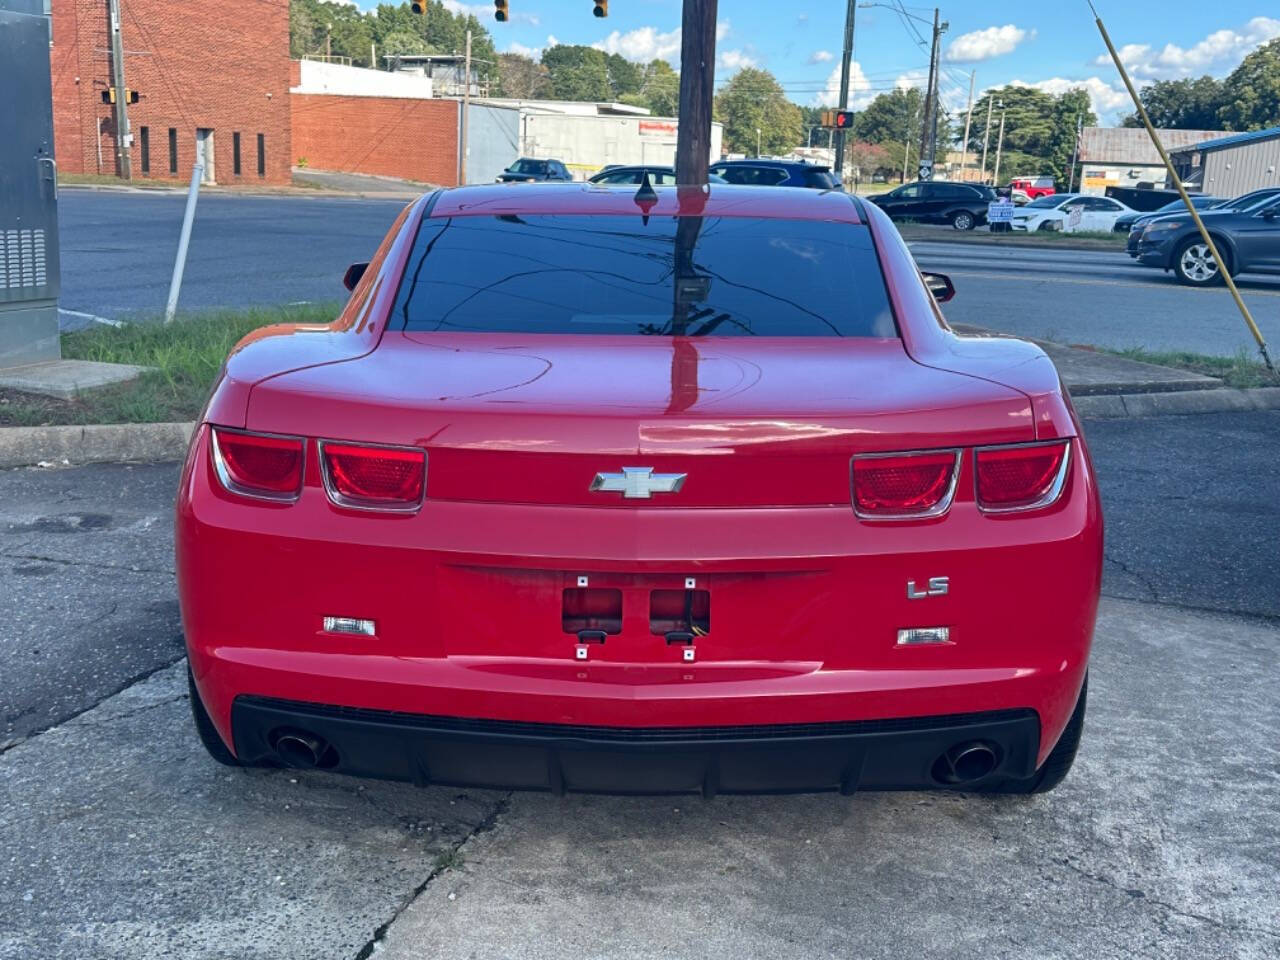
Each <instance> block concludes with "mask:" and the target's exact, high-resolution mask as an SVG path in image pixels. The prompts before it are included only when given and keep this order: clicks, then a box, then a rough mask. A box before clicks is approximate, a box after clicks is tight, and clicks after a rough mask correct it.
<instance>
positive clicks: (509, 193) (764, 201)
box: [428, 182, 863, 223]
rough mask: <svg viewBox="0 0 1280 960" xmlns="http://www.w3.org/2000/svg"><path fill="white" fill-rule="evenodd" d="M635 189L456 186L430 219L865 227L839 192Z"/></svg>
mask: <svg viewBox="0 0 1280 960" xmlns="http://www.w3.org/2000/svg"><path fill="white" fill-rule="evenodd" d="M636 192H637V191H636V189H635V186H634V185H633V184H627V185H622V186H614V185H611V184H602V183H587V182H582V183H529V184H522V185H521V186H520V187H519V188H518V189H513V188H512V187H511V186H509V185H502V184H496V183H495V184H479V185H476V186H469V187H455V188H453V189H451V190H442V191H440V192H439V193H438V194H436V198H435V203H434V205H433V206H432V208H431V210H430V212H429V213H428V216H432V217H455V216H463V217H465V216H510V215H520V214H527V215H530V216H538V215H542V216H551V215H555V214H588V215H596V216H625V215H627V214H633V215H636V216H640V215H643V214H648V215H651V216H655V217H661V216H705V217H761V218H766V219H777V220H836V221H841V222H844V223H861V222H863V221H862V218H861V217H859V215H858V207H857V205H856V203H855V202H854V200H853V199H852V198H851V197H850V196H849V194H847V193H845V192H843V191H841V190H781V189H779V188H777V187H757V186H738V185H736V184H724V183H716V184H712V185H711V186H710V187H709V188H708V189H707V190H706V191H705V192H704V191H702V190H696V189H695V190H691V191H688V192H686V191H683V190H680V188H677V187H668V186H659V187H655V188H654V194H655V196H656V198H657V199H656V200H655V201H654V202H653V203H652V205H650V204H645V205H644V206H643V207H642V206H641V205H640V204H638V203H636V199H635V198H636Z"/></svg>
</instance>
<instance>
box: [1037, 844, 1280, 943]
mask: <svg viewBox="0 0 1280 960" xmlns="http://www.w3.org/2000/svg"><path fill="white" fill-rule="evenodd" d="M1057 862H1058V863H1059V864H1061V865H1062V866H1064V867H1066V868H1067V869H1068V870H1070V871H1071V872H1072V873H1074V874H1076V876H1079V877H1083V878H1084V879H1086V880H1091V881H1093V882H1094V883H1100V884H1102V885H1103V886H1105V887H1110V888H1111V889H1112V890H1117V891H1119V892H1120V893H1123V894H1124V895H1125V896H1127V897H1130V898H1131V899H1134V900H1142V901H1144V902H1145V903H1149V904H1151V905H1152V906H1155V907H1159V908H1161V909H1163V910H1166V911H1168V912H1169V913H1171V914H1173V915H1174V916H1175V917H1181V918H1182V919H1184V920H1192V921H1194V922H1196V923H1203V924H1207V925H1208V926H1211V927H1214V928H1215V929H1218V930H1222V931H1225V932H1227V933H1229V934H1239V933H1251V934H1257V935H1259V936H1263V937H1267V938H1269V939H1272V940H1280V932H1277V931H1275V930H1271V929H1268V928H1266V927H1253V926H1248V925H1239V926H1233V925H1231V924H1228V923H1224V922H1223V921H1221V920H1218V919H1216V918H1214V917H1209V916H1205V915H1204V914H1203V913H1194V912H1193V911H1190V910H1184V909H1183V908H1181V907H1178V906H1176V905H1174V904H1172V903H1169V902H1168V901H1166V900H1157V899H1155V898H1153V897H1151V896H1148V894H1147V893H1146V891H1144V890H1139V889H1137V888H1134V887H1122V886H1120V884H1118V883H1116V882H1115V881H1114V880H1112V879H1111V878H1110V877H1104V876H1102V875H1101V874H1097V873H1090V872H1089V871H1088V870H1085V869H1083V868H1081V867H1077V866H1076V865H1075V864H1074V863H1072V862H1071V861H1069V860H1067V859H1065V858H1062V859H1059V860H1058V861H1057Z"/></svg>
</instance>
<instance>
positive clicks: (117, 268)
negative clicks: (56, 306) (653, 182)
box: [58, 189, 1280, 356]
mask: <svg viewBox="0 0 1280 960" xmlns="http://www.w3.org/2000/svg"><path fill="white" fill-rule="evenodd" d="M183 203H184V198H183V197H182V196H181V195H178V194H166V193H156V192H145V191H137V192H128V193H122V192H114V191H98V190H72V189H68V190H64V191H63V192H62V194H61V196H60V198H59V207H58V209H59V226H60V229H61V232H62V279H63V295H62V302H61V303H62V307H63V308H64V309H65V310H67V311H74V313H65V314H64V315H63V324H64V327H66V328H74V327H78V326H83V325H85V324H86V323H88V322H91V321H89V320H87V318H86V316H85V315H94V316H102V317H107V318H111V319H120V318H127V317H131V316H138V315H151V316H155V315H157V314H159V313H160V312H162V311H163V309H164V303H165V298H166V296H167V294H168V290H169V277H170V271H171V270H172V267H173V255H174V251H175V250H176V248H177V243H178V231H179V227H180V225H181V221H182V209H183ZM402 206H403V201H400V200H361V199H330V198H322V197H309V196H297V197H264V196H242V195H227V194H210V195H207V196H205V197H204V198H202V199H201V201H200V205H199V208H198V211H199V212H198V213H197V216H196V223H195V228H194V230H193V232H192V241H191V253H190V257H189V260H188V263H187V270H186V277H185V281H184V285H183V292H182V301H181V306H182V307H183V308H186V309H198V308H208V307H222V306H231V307H236V306H247V305H251V304H281V303H289V302H293V301H300V300H306V301H313V302H324V301H337V300H341V299H343V298H344V297H345V295H346V291H345V290H344V289H343V288H342V285H341V278H342V274H343V272H344V271H345V270H346V268H347V265H348V264H350V263H352V262H354V261H357V260H364V259H367V258H368V257H369V256H370V254H371V253H372V252H373V250H374V249H375V248H376V247H377V245H378V243H379V241H380V240H381V239H382V236H383V234H384V233H385V231H386V229H387V228H388V227H389V226H390V224H391V222H392V221H393V220H394V219H395V217H396V215H397V213H398V212H399V211H400V209H401V207H402ZM948 235H949V231H948V230H947V229H944V228H940V229H939V231H938V236H939V240H938V241H937V242H935V241H917V242H913V243H912V244H911V247H912V251H913V252H914V253H915V255H916V258H917V260H918V261H919V263H920V265H921V266H922V267H923V268H924V269H926V270H936V271H940V272H944V273H949V274H950V275H951V276H952V278H953V279H954V280H955V283H956V288H957V291H958V292H957V296H956V299H955V300H953V301H952V302H951V303H949V304H947V305H946V308H945V310H946V314H947V317H948V319H950V320H951V321H952V322H953V323H963V324H972V325H975V326H981V327H989V328H993V329H997V330H1002V331H1005V332H1008V333H1016V334H1019V335H1022V336H1029V337H1033V338H1039V339H1046V340H1057V341H1060V342H1063V343H1088V344H1095V345H1099V346H1108V347H1132V346H1144V347H1148V348H1150V349H1159V350H1165V349H1169V350H1173V349H1176V350H1190V351H1194V352H1199V353H1212V354H1219V355H1223V356H1230V355H1233V354H1235V353H1236V352H1237V351H1239V350H1246V351H1248V352H1252V351H1253V349H1254V348H1253V344H1252V340H1250V338H1249V336H1248V333H1247V331H1246V329H1245V326H1244V322H1243V321H1242V320H1241V318H1240V316H1239V314H1238V313H1237V312H1236V310H1235V307H1234V305H1233V303H1232V302H1231V299H1230V297H1229V295H1228V294H1227V292H1226V291H1225V290H1223V289H1222V288H1214V289H1210V290H1192V289H1187V288H1185V287H1181V286H1179V285H1177V284H1176V283H1174V282H1173V280H1172V279H1170V278H1169V277H1168V276H1166V275H1165V274H1163V273H1161V272H1160V271H1157V270H1151V269H1148V268H1146V267H1141V266H1138V265H1136V264H1134V263H1133V262H1132V261H1131V260H1130V259H1129V258H1128V257H1127V256H1125V255H1124V254H1123V253H1121V252H1115V253H1107V252H1102V253H1097V252H1088V251H1077V250H1061V249H1039V248H1033V249H1027V248H1022V247H1016V248H1013V247H996V246H990V245H982V244H974V243H965V242H956V241H948V240H947V237H948ZM1240 283H1241V288H1242V289H1243V290H1244V291H1245V296H1246V300H1247V301H1248V302H1249V304H1250V306H1251V308H1252V309H1253V311H1254V316H1255V318H1256V319H1257V321H1258V324H1259V326H1261V327H1262V329H1263V331H1264V333H1265V334H1266V335H1267V337H1268V338H1269V340H1270V341H1271V342H1272V343H1280V277H1242V278H1241V281H1240Z"/></svg>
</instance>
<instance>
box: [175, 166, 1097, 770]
mask: <svg viewBox="0 0 1280 960" xmlns="http://www.w3.org/2000/svg"><path fill="white" fill-rule="evenodd" d="M347 282H348V285H349V286H352V287H354V289H353V292H352V295H351V298H350V302H349V303H348V304H347V306H346V308H345V309H344V310H343V312H342V314H341V316H340V317H339V318H338V320H337V321H336V322H335V323H333V324H332V325H328V326H315V327H312V326H279V327H270V328H266V329H263V330H261V331H258V332H256V333H254V334H252V335H250V336H249V337H247V338H246V339H245V340H244V341H243V342H242V343H241V344H240V345H239V346H237V347H236V349H235V350H234V351H233V353H232V354H231V356H230V358H229V359H228V360H227V363H226V366H225V369H224V371H223V373H222V376H221V378H220V379H219V381H218V383H217V385H216V387H215V388H214V391H213V394H212V396H211V398H210V400H209V403H208V407H207V409H206V410H205V413H204V416H203V417H202V418H201V419H202V422H201V424H200V426H199V428H198V429H197V430H196V432H195V435H194V438H193V440H192V443H191V449H190V454H189V455H188V457H187V461H186V465H185V469H184V471H183V474H182V481H181V490H180V493H179V497H178V504H177V561H178V575H179V589H180V594H181V602H182V617H183V623H184V625H185V629H186V639H187V649H188V653H189V655H190V667H191V675H192V688H191V705H192V708H193V710H194V713H195V720H196V726H197V729H198V730H199V733H200V735H201V738H202V740H203V742H204V744H205V746H206V747H207V748H208V749H209V751H210V753H212V754H213V756H214V757H215V758H217V759H218V760H221V761H222V762H224V763H230V764H237V763H238V764H277V763H285V764H290V765H302V766H314V767H319V768H327V769H332V770H336V771H339V772H343V773H350V774H357V775H364V776H375V777H386V778H392V779H398V780H406V781H413V782H417V783H420V784H429V783H443V784H468V785H485V786H495V787H513V788H532V789H545V790H552V791H557V792H559V791H564V790H583V791H609V792H630V793H657V792H683V791H692V792H702V793H704V794H706V795H712V794H715V793H716V792H718V791H725V792H730V791H745V792H750V791H786V790H827V789H830V790H840V791H844V792H848V791H852V790H855V789H858V788H868V789H885V788H910V789H917V788H923V787H935V786H936V787H953V788H964V789H974V790H998V791H1012V792H1032V791H1039V790H1046V789H1049V788H1051V787H1052V786H1054V785H1055V784H1056V783H1058V782H1059V781H1060V780H1061V779H1062V778H1063V776H1065V774H1066V772H1067V770H1068V769H1069V767H1070V766H1071V763H1072V760H1073V758H1074V755H1075V752H1076V747H1077V745H1078V743H1079V741H1080V735H1081V728H1082V726H1083V719H1084V710H1085V680H1086V670H1087V666H1088V657H1089V647H1090V643H1091V640H1092V633H1093V627H1094V618H1095V613H1096V608H1097V601H1098V593H1099V586H1100V578H1101V567H1102V563H1101V561H1102V557H1101V549H1102V516H1101V511H1100V508H1099V502H1098V492H1097V487H1096V485H1095V481H1094V475H1093V471H1092V469H1091V466H1090V462H1089V455H1088V452H1087V450H1086V449H1085V444H1084V439H1083V437H1082V436H1081V432H1080V425H1079V423H1078V421H1077V419H1076V417H1075V415H1074V413H1073V411H1072V408H1071V404H1070V402H1069V400H1068V398H1067V396H1066V394H1065V393H1064V391H1063V388H1062V385H1061V383H1060V382H1059V379H1058V375H1057V373H1056V371H1055V370H1054V367H1053V365H1052V364H1051V363H1050V361H1049V360H1048V358H1047V357H1046V356H1045V355H1044V354H1043V353H1042V352H1041V351H1040V350H1039V349H1038V348H1037V347H1036V346H1034V345H1032V344H1030V343H1026V342H1023V341H1020V340H1013V339H1004V338H987V337H976V338H975V337H959V336H957V335H956V334H955V333H953V332H952V331H951V330H950V329H949V328H948V326H947V324H946V323H945V321H944V320H943V318H942V315H941V314H940V312H939V310H938V307H937V300H939V299H941V300H945V299H947V298H948V297H949V295H950V293H951V292H952V291H951V288H950V283H949V281H947V280H946V278H945V277H940V276H930V277H926V276H923V275H922V274H921V273H920V271H919V270H918V269H917V268H916V265H915V263H914V262H913V261H912V259H911V256H910V254H909V253H908V251H907V248H906V247H905V246H904V244H903V242H902V240H901V239H900V238H899V236H898V234H897V232H896V231H895V229H894V228H893V226H892V225H891V224H890V222H889V220H888V219H887V218H886V217H885V216H884V214H883V213H881V212H880V211H879V210H877V209H876V208H875V207H874V206H872V205H870V204H866V203H864V202H863V201H861V200H860V199H858V198H857V197H851V196H849V195H847V194H844V193H841V192H838V191H829V192H818V191H806V190H773V189H768V188H763V189H757V188H753V187H736V186H723V185H718V184H717V185H713V186H711V187H710V188H709V189H704V190H697V189H687V188H681V189H675V188H663V189H659V190H657V191H654V190H651V189H648V188H646V187H642V188H641V191H640V192H639V193H636V192H635V191H634V189H632V188H614V187H603V186H595V185H589V184H587V185H562V184H556V185H545V186H543V185H531V186H528V187H525V188H521V189H520V190H510V189H504V188H501V187H473V188H465V189H460V190H445V191H439V192H436V193H433V194H431V195H429V196H426V197H424V198H422V199H421V200H419V201H417V202H415V203H414V204H412V205H411V206H409V207H408V208H407V209H406V210H405V211H404V212H403V213H402V214H401V215H400V218H399V219H398V220H397V221H396V223H395V225H394V226H393V227H392V229H391V232H390V233H389V234H388V236H387V238H386V240H385V241H384V242H383V244H382V246H381V247H380V248H379V249H378V251H377V253H376V255H375V256H374V258H373V260H372V262H371V263H369V264H368V265H367V266H366V265H356V266H355V267H353V268H352V270H351V271H349V272H348V277H347ZM931 290H933V291H935V292H936V294H937V296H936V297H935V296H934V295H932V294H931Z"/></svg>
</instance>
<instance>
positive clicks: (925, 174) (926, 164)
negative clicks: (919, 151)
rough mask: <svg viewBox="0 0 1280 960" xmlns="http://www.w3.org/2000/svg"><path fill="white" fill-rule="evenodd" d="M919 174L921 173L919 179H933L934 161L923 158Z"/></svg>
mask: <svg viewBox="0 0 1280 960" xmlns="http://www.w3.org/2000/svg"><path fill="white" fill-rule="evenodd" d="M919 174H920V177H919V179H921V180H932V179H933V161H932V160H921V161H920V167H919Z"/></svg>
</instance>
